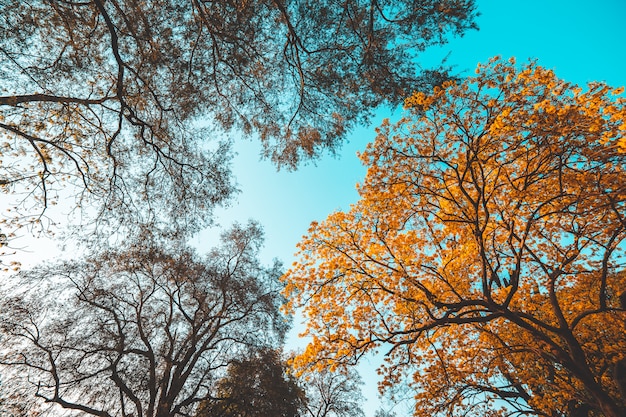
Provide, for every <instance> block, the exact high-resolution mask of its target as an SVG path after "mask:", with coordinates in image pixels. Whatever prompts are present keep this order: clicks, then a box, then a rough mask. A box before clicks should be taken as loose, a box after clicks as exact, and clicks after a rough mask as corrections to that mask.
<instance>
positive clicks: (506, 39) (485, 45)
mask: <svg viewBox="0 0 626 417" xmlns="http://www.w3.org/2000/svg"><path fill="white" fill-rule="evenodd" d="M477 8H478V11H479V12H480V13H481V15H480V16H479V17H478V19H477V24H478V26H479V28H480V29H479V30H478V31H472V32H468V33H466V34H465V36H464V37H462V38H457V39H453V40H452V41H451V42H450V43H448V44H447V45H445V46H443V47H441V48H438V49H436V50H429V51H428V52H427V53H426V54H425V56H424V59H423V60H422V61H420V63H421V64H422V66H423V67H424V68H428V67H429V66H433V65H436V64H437V63H438V62H439V61H440V60H441V59H442V58H443V57H445V56H448V61H447V63H448V64H451V65H453V66H454V70H455V72H457V73H458V74H459V75H460V76H463V75H470V74H472V73H473V70H474V68H475V67H476V65H477V64H478V63H481V62H486V61H487V60H488V59H489V58H490V57H493V56H496V55H500V56H502V57H503V58H509V57H512V56H513V57H515V58H516V59H517V62H518V63H519V64H523V63H524V62H527V61H528V60H529V59H536V60H537V61H538V63H539V64H540V65H542V66H544V67H546V68H550V69H552V70H554V71H555V73H556V75H557V76H558V77H560V78H562V79H565V80H567V81H570V82H574V83H578V84H580V85H584V84H586V83H587V82H589V81H605V82H607V83H608V84H610V85H612V86H615V87H618V86H624V85H626V0H596V1H593V2H589V1H585V0H569V1H566V0H526V1H515V2H513V1H500V0H478V1H477ZM401 115H402V110H401V109H396V110H393V111H392V110H391V109H381V110H380V111H379V112H378V114H377V116H376V117H375V119H374V120H373V121H372V123H371V124H370V125H369V126H361V127H360V128H358V129H356V130H355V131H353V132H352V134H351V135H350V137H349V142H348V143H346V144H345V145H344V146H343V147H342V148H341V149H340V151H339V152H338V154H337V155H336V156H331V155H328V156H326V157H323V158H322V159H321V160H319V161H317V163H315V164H309V165H305V166H302V167H300V169H298V170H297V171H295V172H289V171H280V172H277V171H276V168H275V167H274V166H273V165H272V164H271V163H270V162H269V161H263V160H260V159H259V154H260V146H259V144H258V143H257V142H255V141H249V140H240V141H237V142H236V146H235V151H236V152H237V155H236V157H235V159H234V161H233V172H234V174H235V176H236V178H237V182H238V186H239V189H240V190H241V193H240V194H239V196H238V201H237V202H235V203H233V204H232V205H231V206H230V207H228V208H227V209H223V210H221V209H220V210H218V211H217V213H216V214H217V220H218V222H219V223H220V224H221V225H222V226H225V227H227V226H228V225H230V224H231V223H232V222H234V221H238V222H242V223H244V222H246V221H247V220H248V219H250V218H253V219H256V220H258V221H259V222H260V223H261V224H262V225H263V227H264V230H265V237H266V244H265V247H264V249H263V251H262V254H261V255H262V258H263V260H264V261H265V262H267V263H269V262H270V261H271V260H272V259H273V258H278V259H280V260H282V261H283V262H284V263H285V265H286V266H289V265H290V264H291V263H292V262H293V260H294V256H293V255H294V253H295V251H296V244H297V242H298V241H299V240H300V239H301V237H302V236H303V235H304V234H305V233H306V231H307V229H308V227H309V224H310V223H311V222H312V221H314V220H318V221H319V220H323V219H325V218H326V217H327V216H328V215H329V214H330V213H332V212H333V211H336V210H348V209H349V207H350V204H352V203H354V202H356V201H357V199H358V193H357V192H356V188H355V186H356V184H357V183H358V182H360V181H362V180H363V178H364V176H365V168H364V167H363V166H362V165H361V163H360V161H359V160H358V158H357V157H356V153H357V152H358V151H361V150H363V149H364V148H365V146H366V144H367V143H368V142H370V141H372V140H373V139H374V136H375V132H374V129H375V128H376V127H377V126H378V125H380V123H381V121H382V120H383V118H387V117H388V118H390V119H391V120H392V121H393V120H397V119H399V118H400V117H401ZM216 235H217V233H216V232H215V231H207V232H205V233H201V234H200V235H199V236H198V237H197V238H196V240H195V244H196V245H197V246H198V247H199V248H200V249H203V248H206V249H208V248H209V247H211V246H213V244H214V239H215V237H216ZM39 245H40V247H41V245H43V247H44V249H43V250H42V249H41V248H37V245H31V247H30V250H31V252H30V253H36V254H41V253H45V252H48V253H49V254H53V253H55V252H52V251H51V250H49V248H47V246H49V245H50V243H49V242H45V241H41V242H40V243H39ZM27 256H28V255H27ZM300 322H301V319H299V318H296V320H295V324H296V326H295V329H294V331H293V332H292V333H291V336H290V338H289V341H288V346H287V348H288V349H295V348H298V347H302V346H303V341H301V340H299V339H298V338H297V333H298V332H300V331H302V330H303V327H302V324H301V323H300ZM377 362H378V358H373V359H371V361H370V363H365V364H364V366H362V367H361V368H360V371H361V375H362V377H363V379H364V381H365V386H364V390H363V394H364V396H365V397H366V399H367V402H366V404H365V407H364V409H365V410H366V415H367V416H368V417H372V416H373V415H374V411H375V410H376V409H377V408H378V406H379V405H378V404H379V400H378V394H377V390H376V381H377V380H378V377H377V376H376V374H375V371H374V366H375V363H377ZM395 411H396V412H397V414H398V417H401V416H402V415H403V412H402V410H400V409H396V410H395Z"/></svg>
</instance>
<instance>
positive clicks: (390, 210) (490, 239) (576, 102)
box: [284, 59, 626, 417]
mask: <svg viewBox="0 0 626 417" xmlns="http://www.w3.org/2000/svg"><path fill="white" fill-rule="evenodd" d="M622 91H623V90H622V89H613V88H611V87H609V86H607V85H605V84H602V83H591V84H590V85H589V86H588V89H587V90H586V91H583V90H582V89H581V88H579V87H578V86H575V85H572V84H570V83H567V82H565V81H563V80H560V79H558V78H557V77H556V76H555V75H554V73H553V72H552V71H550V70H546V69H544V68H541V67H540V66H538V65H536V64H535V63H530V64H528V65H526V66H525V67H523V68H522V69H518V68H517V67H516V66H515V63H514V61H513V60H510V61H509V62H505V61H501V60H500V59H494V60H492V61H490V62H489V63H488V64H487V65H483V66H480V65H479V66H478V69H477V71H476V75H475V76H474V77H472V78H468V79H467V80H466V81H465V82H463V83H460V84H455V83H447V84H444V85H443V86H442V88H440V89H435V90H434V91H433V93H432V94H423V93H416V94H414V95H413V96H411V97H409V98H408V99H407V100H406V102H405V105H406V108H407V109H408V114H407V116H406V117H405V118H403V119H402V120H401V121H400V122H398V123H397V124H396V125H395V126H392V125H390V124H389V122H385V123H384V124H383V126H382V127H381V128H380V129H379V130H378V136H377V137H376V140H375V141H374V143H372V144H370V145H369V146H368V147H367V150H366V151H365V152H364V153H363V154H362V155H361V158H362V160H363V162H364V163H365V164H366V165H367V166H368V172H367V177H366V179H365V181H364V183H363V184H362V185H360V186H359V192H360V196H361V199H360V201H358V202H357V203H356V204H355V205H353V206H352V207H351V209H350V210H349V211H348V212H336V213H333V214H331V215H330V216H329V217H328V219H326V220H325V221H324V222H322V223H313V224H312V226H311V228H310V230H309V233H308V235H307V236H305V237H304V239H303V241H302V242H301V243H300V244H299V254H298V256H299V258H298V261H297V262H296V263H294V265H293V267H292V269H291V270H290V271H288V273H287V274H286V275H285V276H284V280H285V281H286V282H287V283H288V286H287V290H286V291H287V294H288V296H289V297H290V300H291V301H290V308H297V307H302V308H303V309H304V311H305V312H306V314H307V315H308V317H309V324H308V330H307V333H308V335H310V336H312V342H311V343H310V345H309V346H308V348H307V349H306V351H305V352H304V353H303V354H302V355H300V356H299V357H298V358H296V360H295V365H296V366H305V365H310V364H311V363H314V364H317V365H318V366H320V367H323V366H330V367H333V366H337V365H339V364H345V363H352V362H355V361H356V360H358V358H359V357H361V356H362V355H363V354H365V353H367V352H371V351H378V350H380V349H383V348H385V349H388V350H387V354H386V365H385V366H383V368H381V370H380V371H381V372H382V373H383V374H384V375H385V379H384V382H383V383H382V388H383V389H384V388H385V386H388V385H391V384H394V383H397V382H398V381H399V380H400V379H401V378H405V377H407V376H408V377H410V378H409V381H410V384H411V386H412V388H413V389H415V393H416V394H415V399H416V406H415V415H418V416H429V415H446V416H456V415H468V414H470V415H493V416H502V415H529V414H530V415H542V416H563V415H570V416H571V415H574V414H576V413H579V414H580V413H582V414H583V415H584V414H585V413H586V414H589V413H591V414H592V415H594V416H598V415H604V416H606V417H618V416H623V415H626V414H624V413H625V412H626V398H625V397H624V395H623V394H621V393H620V387H619V383H618V382H617V379H618V375H616V372H615V371H614V369H616V364H619V363H620V361H622V360H623V359H624V357H625V356H626V336H625V333H624V319H626V315H625V313H624V308H623V306H622V305H620V303H619V294H621V293H622V292H623V291H624V290H626V274H625V273H624V260H625V258H624V246H625V245H624V239H625V238H626V217H625V216H626V173H625V172H624V159H625V157H626V155H625V154H624V152H622V151H623V150H624V148H625V147H624V145H625V143H626V141H625V139H624V130H626V109H625V106H624V104H625V100H624V99H623V98H621V97H615V96H619V94H620V93H621V92H622ZM618 368H619V366H618Z"/></svg>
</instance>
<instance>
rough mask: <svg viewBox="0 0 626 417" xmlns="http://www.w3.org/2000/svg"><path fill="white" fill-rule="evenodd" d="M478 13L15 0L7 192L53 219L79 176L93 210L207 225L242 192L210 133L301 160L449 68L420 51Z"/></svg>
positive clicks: (444, 8) (7, 37) (0, 132)
mask: <svg viewBox="0 0 626 417" xmlns="http://www.w3.org/2000/svg"><path fill="white" fill-rule="evenodd" d="M475 16H476V12H475V10H474V2H473V0H464V1H457V0H454V1H452V0H450V1H430V0H420V1H417V2H416V1H391V0H372V1H367V2H361V1H356V0H350V1H343V2H336V1H331V0H325V1H318V0H315V1H313V0H290V1H284V0H251V1H243V2H242V1H231V0H220V1H205V0H176V1H171V0H167V1H165V0H148V1H136V0H107V1H104V0H84V1H56V0H32V1H21V0H9V1H4V2H2V5H0V40H1V42H0V56H2V59H0V78H2V80H3V83H2V85H1V86H0V141H1V144H0V146H1V152H2V164H1V165H0V187H2V189H3V191H5V192H6V191H15V192H18V193H23V194H20V195H21V197H22V198H23V203H24V205H23V206H20V207H14V208H13V210H14V213H15V214H14V216H11V217H10V219H12V220H14V221H15V222H16V224H17V225H23V224H29V223H32V222H37V221H40V220H41V219H42V216H43V215H44V212H45V209H46V208H47V207H48V206H49V205H51V204H53V203H54V202H55V201H56V200H58V198H61V199H66V198H67V197H66V196H64V195H61V196H60V197H59V193H60V190H61V189H63V188H67V185H68V184H72V185H73V186H75V187H77V188H76V192H75V193H72V194H71V195H73V196H75V197H76V198H77V203H76V204H77V205H78V206H81V205H84V204H86V201H85V200H86V199H87V198H88V197H93V198H96V199H97V200H98V201H103V202H104V203H105V207H106V209H109V210H112V211H113V212H119V211H122V209H124V208H126V209H127V210H126V212H127V213H132V214H133V215H139V214H141V215H142V216H144V220H143V221H144V222H145V218H146V217H147V218H152V217H154V218H157V219H159V218H160V217H159V216H161V218H162V217H164V215H163V213H170V214H172V213H173V214H174V215H173V216H172V219H170V221H172V222H183V223H184V222H186V223H185V224H191V226H194V225H197V224H198V223H200V224H202V222H203V221H206V220H207V218H209V217H210V210H208V209H210V207H211V206H212V205H214V204H217V203H220V202H223V201H224V200H225V199H227V198H228V197H229V195H230V194H231V191H232V184H231V183H230V176H229V171H228V164H227V163H226V161H227V160H228V157H229V153H228V147H227V146H226V145H225V144H220V143H217V141H215V140H208V139H209V138H214V137H216V136H220V134H219V132H220V131H228V130H231V129H236V130H237V131H239V132H243V133H245V134H254V135H255V136H258V137H259V138H260V140H261V141H262V142H263V144H264V149H265V151H264V153H265V155H266V156H268V157H271V158H272V159H273V160H274V161H275V162H276V163H277V164H278V165H279V166H288V167H295V166H296V165H297V164H298V163H299V161H301V160H302V159H308V158H313V157H315V156H316V155H319V153H320V152H321V151H322V150H324V149H330V150H332V149H334V148H335V147H336V146H338V145H339V144H340V142H341V141H342V140H343V139H345V137H346V135H347V132H348V131H349V130H350V129H351V128H352V127H354V126H355V125H356V124H357V123H360V122H363V121H366V120H367V119H368V117H369V116H370V114H371V111H372V110H373V109H374V108H375V107H376V106H378V105H380V104H381V103H398V102H400V101H401V97H404V96H405V95H406V94H408V93H410V92H411V91H413V90H415V89H420V88H430V86H431V85H433V84H438V83H440V82H441V81H442V80H443V79H445V78H447V77H448V75H447V74H446V73H445V71H444V70H437V69H435V70H433V71H423V72H420V71H418V63H417V61H416V57H417V55H418V54H419V52H421V51H423V50H424V49H425V48H427V47H428V46H430V45H436V44H440V43H444V42H445V41H446V39H447V37H448V35H449V34H462V33H463V32H464V31H466V30H467V29H470V28H474V18H475ZM61 194H62V193H61ZM138 207H141V208H142V209H143V210H139V209H138ZM20 208H21V210H20ZM33 208H35V209H37V210H38V211H37V212H36V213H35V214H33V212H32V210H31V209H33ZM106 209H105V210H104V211H103V212H102V213H101V214H106V213H107V210H106ZM182 213H184V214H185V215H184V216H181V215H180V214H182ZM163 223H164V224H166V223H167V222H165V221H164V222H163Z"/></svg>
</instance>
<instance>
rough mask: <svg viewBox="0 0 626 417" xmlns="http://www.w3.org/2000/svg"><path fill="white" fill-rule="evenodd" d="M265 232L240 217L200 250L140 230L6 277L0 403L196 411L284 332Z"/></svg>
mask: <svg viewBox="0 0 626 417" xmlns="http://www.w3.org/2000/svg"><path fill="white" fill-rule="evenodd" d="M261 240H262V234H261V231H260V229H259V227H258V226H257V225H256V224H254V223H251V224H249V225H247V226H239V225H236V226H234V227H233V228H232V229H231V230H229V231H228V232H226V233H224V236H223V243H222V245H221V246H220V247H218V248H216V249H213V250H212V251H210V252H209V253H208V254H207V255H206V256H205V257H199V256H198V255H196V254H195V253H194V252H193V251H191V250H189V249H188V248H185V247H184V246H183V245H177V246H176V247H172V248H171V250H165V249H162V248H160V246H159V245H156V244H154V243H151V242H150V240H149V239H137V240H133V241H132V242H129V243H128V244H127V245H126V246H125V247H123V248H118V249H117V250H108V249H107V250H105V251H103V252H102V253H100V254H98V255H94V256H91V257H89V258H87V259H85V260H83V261H73V262H67V263H63V264H60V265H49V266H41V267H39V268H37V269H34V270H32V271H23V272H21V273H20V274H19V275H18V276H16V277H15V278H13V279H14V280H17V283H16V285H15V287H14V288H13V289H12V290H10V291H9V290H7V285H6V283H4V286H3V288H4V291H5V292H6V294H5V295H4V296H3V299H2V300H1V304H0V329H1V330H2V335H1V338H0V373H1V375H2V381H1V382H0V384H1V388H2V393H3V395H4V398H3V399H4V400H5V404H2V407H4V409H3V410H2V411H4V412H8V411H7V410H8V408H9V407H16V406H19V405H20V404H22V405H23V404H28V406H27V407H26V408H27V409H31V410H34V409H35V407H38V408H39V409H41V410H44V411H47V412H50V415H57V414H55V413H58V412H59V411H60V410H61V409H64V410H65V411H68V412H74V413H78V415H90V416H97V417H129V416H131V415H132V416H134V417H173V416H189V415H192V414H193V412H194V411H195V409H196V407H197V406H198V404H199V403H200V402H201V401H202V400H205V399H206V398H210V397H212V396H215V395H216V392H215V391H216V384H217V381H218V380H219V379H221V378H222V377H223V375H224V373H225V369H226V367H227V366H228V364H229V363H231V362H232V361H233V360H235V359H236V358H240V357H242V356H244V355H245V354H247V353H248V352H250V351H257V350H260V349H264V348H267V349H269V348H276V347H278V346H280V345H281V344H282V343H283V337H284V334H285V331H286V329H287V328H288V324H289V321H288V320H287V318H286V317H285V316H284V315H282V314H281V313H280V312H279V307H280V305H281V304H282V302H283V298H282V297H281V295H280V288H281V285H280V283H279V281H278V277H279V276H280V273H281V269H280V265H279V264H276V265H273V266H271V267H263V266H262V265H260V263H259V261H258V259H257V252H258V249H259V245H260V242H261ZM72 415H74V414H72Z"/></svg>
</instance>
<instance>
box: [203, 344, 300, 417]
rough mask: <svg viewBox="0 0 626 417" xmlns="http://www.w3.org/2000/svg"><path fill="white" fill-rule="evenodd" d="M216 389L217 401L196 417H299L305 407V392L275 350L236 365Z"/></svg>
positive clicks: (211, 401) (207, 404)
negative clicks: (288, 371)
mask: <svg viewBox="0 0 626 417" xmlns="http://www.w3.org/2000/svg"><path fill="white" fill-rule="evenodd" d="M216 385H217V388H216V390H215V391H216V393H215V394H214V397H213V398H210V399H207V400H206V401H204V402H203V404H202V405H201V406H200V408H199V410H198V412H197V413H196V416H197V417H213V416H221V417H298V416H300V415H301V411H302V409H303V408H304V404H305V403H306V397H305V394H304V390H303V389H302V388H301V387H300V386H299V385H298V383H297V381H296V379H295V378H294V377H293V376H292V375H289V374H288V373H287V366H286V364H285V362H284V361H283V358H282V355H281V352H280V351H279V350H276V349H264V350H259V351H257V352H251V353H250V354H249V355H248V356H247V357H246V358H241V359H238V360H235V361H233V362H232V363H231V364H230V365H229V367H228V373H227V375H226V376H225V377H224V378H222V379H221V380H220V381H218V382H217V384H216Z"/></svg>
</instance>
